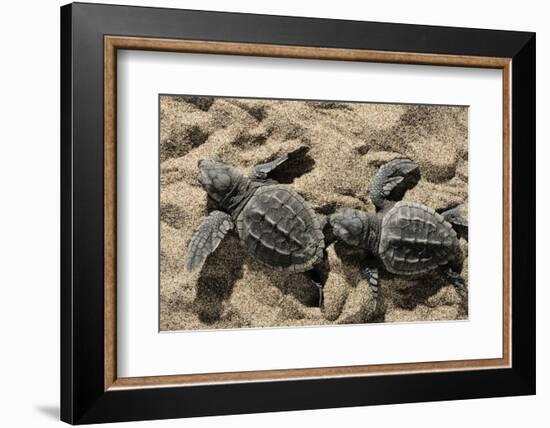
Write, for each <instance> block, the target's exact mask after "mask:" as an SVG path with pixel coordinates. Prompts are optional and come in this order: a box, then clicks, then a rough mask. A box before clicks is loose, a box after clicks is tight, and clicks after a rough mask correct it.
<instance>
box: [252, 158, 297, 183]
mask: <svg viewBox="0 0 550 428" xmlns="http://www.w3.org/2000/svg"><path fill="white" fill-rule="evenodd" d="M287 160H288V154H285V155H283V156H280V157H278V158H277V159H275V160H272V161H271V162H266V163H262V164H259V165H256V166H255V167H254V170H253V171H252V173H251V174H250V178H256V179H259V180H265V179H267V178H268V177H269V174H270V173H271V172H273V171H275V170H276V169H277V167H279V166H280V165H282V164H283V163H285V162H286V161H287Z"/></svg>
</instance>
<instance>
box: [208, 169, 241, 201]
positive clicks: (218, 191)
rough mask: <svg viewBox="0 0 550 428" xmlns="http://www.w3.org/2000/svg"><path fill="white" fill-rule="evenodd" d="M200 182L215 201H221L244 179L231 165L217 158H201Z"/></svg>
mask: <svg viewBox="0 0 550 428" xmlns="http://www.w3.org/2000/svg"><path fill="white" fill-rule="evenodd" d="M198 167H199V183H201V185H202V187H203V188H204V190H206V192H207V193H208V196H210V198H212V199H213V200H214V201H216V202H218V203H221V202H222V201H223V200H224V198H225V197H226V196H227V195H228V194H229V193H230V192H231V190H233V189H234V188H235V186H236V185H237V184H238V183H239V182H240V180H241V179H242V174H241V173H240V172H239V171H237V169H235V168H233V167H232V166H230V165H227V164H225V163H223V162H219V161H215V160H203V159H201V160H199V162H198Z"/></svg>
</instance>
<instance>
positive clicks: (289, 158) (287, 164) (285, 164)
mask: <svg viewBox="0 0 550 428" xmlns="http://www.w3.org/2000/svg"><path fill="white" fill-rule="evenodd" d="M308 152H309V147H307V146H302V147H299V148H297V149H296V150H293V151H291V152H288V153H285V154H284V155H282V156H279V157H278V158H276V159H274V160H272V161H270V162H266V163H262V164H259V165H256V166H255V167H254V170H253V171H252V173H251V174H250V178H251V179H256V180H267V179H273V180H275V181H278V182H280V183H287V184H288V183H291V182H292V181H293V180H294V179H295V178H297V177H300V176H302V175H304V174H305V173H306V172H308V171H310V170H311V169H312V168H313V165H314V164H315V161H314V160H313V159H312V158H311V157H310V156H308Z"/></svg>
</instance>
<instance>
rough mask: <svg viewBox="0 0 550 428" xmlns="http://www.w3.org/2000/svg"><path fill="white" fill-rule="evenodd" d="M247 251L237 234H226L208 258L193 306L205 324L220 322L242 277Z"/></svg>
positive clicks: (201, 274)
mask: <svg viewBox="0 0 550 428" xmlns="http://www.w3.org/2000/svg"><path fill="white" fill-rule="evenodd" d="M244 259H245V254H244V251H243V250H242V248H240V245H239V241H238V239H237V237H235V236H226V238H225V239H223V240H222V242H221V243H220V246H219V247H218V249H217V250H216V251H215V252H214V253H212V254H210V255H209V256H208V258H207V259H206V261H205V263H204V265H203V267H202V270H201V273H200V275H199V279H198V281H197V288H196V295H195V300H194V301H193V308H194V311H195V313H196V314H197V316H198V317H199V320H200V321H201V322H203V323H205V324H213V323H215V322H217V321H218V320H219V319H220V318H221V316H222V313H223V310H224V303H225V302H226V301H227V300H228V299H229V298H230V297H231V294H232V293H233V288H234V287H235V283H236V282H237V281H238V280H239V279H241V278H242V277H243V261H244Z"/></svg>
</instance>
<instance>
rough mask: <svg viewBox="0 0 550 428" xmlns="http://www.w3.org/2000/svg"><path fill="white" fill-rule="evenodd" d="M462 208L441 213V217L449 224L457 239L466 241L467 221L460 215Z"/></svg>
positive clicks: (458, 207)
mask: <svg viewBox="0 0 550 428" xmlns="http://www.w3.org/2000/svg"><path fill="white" fill-rule="evenodd" d="M462 207H463V205H462V204H461V205H458V206H456V207H454V208H451V209H450V210H447V211H443V212H442V213H441V215H442V216H443V218H444V219H445V220H446V221H448V222H449V223H451V225H452V226H453V229H454V230H455V232H456V233H457V235H458V236H459V237H461V238H464V239H466V240H468V220H466V219H465V218H464V217H462V215H461V214H460V211H461V210H462Z"/></svg>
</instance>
